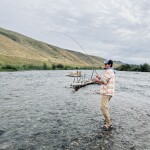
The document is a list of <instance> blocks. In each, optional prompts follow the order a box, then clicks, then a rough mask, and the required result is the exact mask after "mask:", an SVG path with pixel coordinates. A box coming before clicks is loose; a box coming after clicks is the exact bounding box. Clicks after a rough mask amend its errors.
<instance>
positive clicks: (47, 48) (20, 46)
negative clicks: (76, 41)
mask: <svg viewBox="0 0 150 150" xmlns="http://www.w3.org/2000/svg"><path fill="white" fill-rule="evenodd" d="M103 60H104V59H103V58H100V57H96V56H89V55H88V56H87V55H85V54H83V53H80V52H75V51H71V50H66V49H62V48H59V47H56V46H53V45H49V44H47V43H44V42H41V41H37V40H34V39H32V38H30V37H27V36H24V35H22V34H19V33H16V32H13V31H9V30H5V29H3V28H0V66H4V65H13V66H17V67H20V68H21V67H22V66H24V65H30V66H31V65H33V66H42V65H43V64H44V65H46V66H47V67H49V68H51V67H52V66H54V65H58V64H61V65H63V66H71V67H78V68H80V67H93V66H94V67H99V66H103ZM116 65H118V63H116Z"/></svg>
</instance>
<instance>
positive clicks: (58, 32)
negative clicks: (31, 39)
mask: <svg viewBox="0 0 150 150" xmlns="http://www.w3.org/2000/svg"><path fill="white" fill-rule="evenodd" d="M49 32H54V33H59V34H62V35H65V36H66V37H68V38H70V39H71V40H73V41H74V42H75V43H76V44H77V45H78V46H79V47H80V48H81V49H82V50H83V51H84V53H85V55H86V56H87V57H88V58H89V60H90V62H91V64H92V68H93V72H92V76H91V79H92V77H93V74H94V71H95V73H97V72H96V70H95V69H94V65H93V62H92V60H91V58H90V56H89V55H88V54H87V52H86V50H85V49H84V48H83V46H82V45H81V44H80V43H79V42H78V41H77V40H75V39H74V38H72V37H71V36H70V35H68V34H66V33H62V32H58V31H49Z"/></svg>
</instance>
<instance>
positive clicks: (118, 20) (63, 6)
mask: <svg viewBox="0 0 150 150" xmlns="http://www.w3.org/2000/svg"><path fill="white" fill-rule="evenodd" d="M0 3H1V5H0V14H1V15H0V20H1V22H0V26H1V27H4V28H8V29H10V30H14V31H17V32H20V33H23V34H25V35H28V36H31V37H33V38H36V39H39V40H43V41H46V42H48V43H50V44H54V45H57V46H60V47H64V48H68V49H74V50H78V51H82V49H81V48H79V46H78V45H77V44H75V42H74V41H71V39H69V38H68V37H65V36H64V34H67V35H69V36H71V37H72V38H74V39H75V40H77V41H78V42H79V43H80V44H81V45H82V46H83V47H84V48H85V50H86V51H87V53H88V54H93V55H98V56H102V57H105V58H108V57H110V54H111V57H112V58H114V59H117V60H121V61H122V60H123V61H124V62H132V63H139V61H138V60H141V62H142V61H143V62H145V60H147V62H149V63H150V60H149V57H150V50H149V47H150V43H149V41H150V26H149V25H150V1H149V0H132V1H131V0H124V1H122V0H98V1H93V0H80V1H79V0H44V1H42V0H26V1H20V0H13V1H11V0H0ZM8 9H9V11H8ZM56 31H57V32H59V33H57V34H56ZM82 52H83V51H82ZM83 53H84V52H83ZM135 54H136V55H135Z"/></svg>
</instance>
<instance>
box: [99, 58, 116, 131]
mask: <svg viewBox="0 0 150 150" xmlns="http://www.w3.org/2000/svg"><path fill="white" fill-rule="evenodd" d="M104 65H105V69H106V70H105V72H104V74H103V75H102V76H99V75H98V74H97V75H96V82H98V83H100V84H101V87H100V94H101V111H102V113H103V115H104V118H105V124H104V126H103V130H105V131H110V130H111V129H112V124H111V120H110V114H109V101H110V99H111V98H112V96H114V91H115V72H114V70H113V68H112V67H113V61H112V60H105V61H104Z"/></svg>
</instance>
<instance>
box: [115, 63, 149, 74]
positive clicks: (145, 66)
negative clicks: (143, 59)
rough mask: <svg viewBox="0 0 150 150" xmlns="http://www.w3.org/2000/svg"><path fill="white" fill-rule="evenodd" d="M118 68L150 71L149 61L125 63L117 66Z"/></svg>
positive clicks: (121, 69) (120, 69)
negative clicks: (132, 63) (136, 63)
mask: <svg viewBox="0 0 150 150" xmlns="http://www.w3.org/2000/svg"><path fill="white" fill-rule="evenodd" d="M116 70H119V71H140V72H150V65H149V64H148V63H144V64H141V65H130V64H123V65H121V66H119V67H117V68H116Z"/></svg>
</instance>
